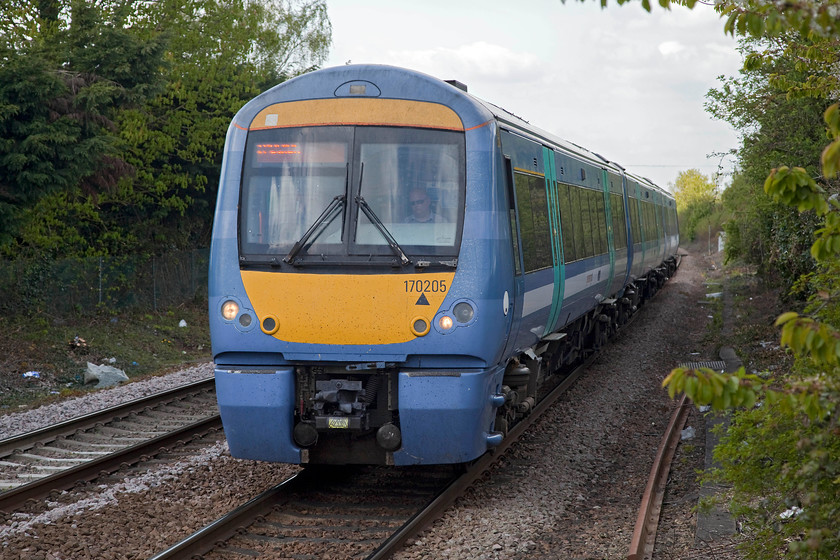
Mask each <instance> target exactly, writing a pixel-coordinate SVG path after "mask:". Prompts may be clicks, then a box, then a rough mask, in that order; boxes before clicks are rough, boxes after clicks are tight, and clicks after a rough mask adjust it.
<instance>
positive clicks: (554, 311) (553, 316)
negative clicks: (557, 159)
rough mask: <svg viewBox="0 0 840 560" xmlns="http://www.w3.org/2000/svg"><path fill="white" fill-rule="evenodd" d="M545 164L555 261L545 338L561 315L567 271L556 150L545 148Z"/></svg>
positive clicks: (549, 220)
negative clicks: (564, 256) (552, 289)
mask: <svg viewBox="0 0 840 560" xmlns="http://www.w3.org/2000/svg"><path fill="white" fill-rule="evenodd" d="M543 164H544V165H543V167H544V168H545V188H546V198H547V202H548V223H549V228H550V229H551V232H550V233H551V254H552V256H553V261H554V296H553V297H552V301H551V311H550V313H549V315H548V321H547V322H546V324H545V330H544V332H543V336H545V335H547V334H549V333H551V332H552V331H553V330H554V327H555V325H556V323H557V318H558V316H559V315H560V307H561V306H562V303H563V294H564V293H565V284H566V270H565V267H564V266H563V232H562V229H561V227H560V215H559V208H560V205H559V204H558V199H557V168H556V167H555V164H554V150H551V149H549V148H546V147H543Z"/></svg>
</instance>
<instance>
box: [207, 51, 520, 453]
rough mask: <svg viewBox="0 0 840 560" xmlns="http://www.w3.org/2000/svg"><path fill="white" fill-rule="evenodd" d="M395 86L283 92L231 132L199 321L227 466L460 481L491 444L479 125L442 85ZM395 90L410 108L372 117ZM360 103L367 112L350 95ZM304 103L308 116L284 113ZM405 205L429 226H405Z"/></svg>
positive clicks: (498, 262) (488, 278)
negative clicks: (231, 460) (434, 470)
mask: <svg viewBox="0 0 840 560" xmlns="http://www.w3.org/2000/svg"><path fill="white" fill-rule="evenodd" d="M362 70H364V69H362ZM394 73H395V72H394V71H391V70H387V69H386V70H381V69H372V70H371V71H368V72H365V71H362V72H360V71H359V70H358V69H354V68H352V67H348V68H340V69H331V70H328V71H322V72H317V73H313V74H311V75H308V76H303V77H301V78H297V79H296V80H292V81H290V82H287V83H286V84H283V85H281V86H278V88H276V90H275V91H273V92H269V94H267V95H264V96H261V98H257V100H255V101H254V102H252V103H251V104H249V105H246V107H245V108H243V110H242V111H241V112H240V113H239V114H238V115H237V117H236V120H235V121H234V124H233V125H232V126H231V128H230V130H229V136H228V141H227V147H226V159H225V163H224V166H223V181H222V185H221V187H220V191H219V201H218V208H219V211H217V215H216V220H215V223H214V232H213V249H212V253H211V284H210V311H211V336H212V342H213V352H214V359H215V361H216V364H217V367H216V381H217V388H218V391H217V397H218V402H219V408H220V411H221V414H222V420H223V423H224V428H225V431H226V434H227V435H228V442H229V445H230V449H231V453H232V454H233V455H234V456H236V457H241V458H249V459H258V460H267V461H280V462H289V463H300V462H310V463H384V464H394V465H403V464H432V463H460V462H466V461H469V460H472V459H474V458H476V457H478V456H480V455H481V454H483V453H484V452H485V451H486V450H487V449H488V448H489V447H491V446H493V445H495V444H497V443H498V442H499V440H500V437H501V436H500V434H497V433H495V430H494V419H495V410H496V408H497V407H498V406H500V402H499V398H498V393H499V390H500V387H501V380H502V374H503V366H500V365H498V363H499V357H500V354H501V348H500V347H499V344H500V343H499V341H504V340H505V339H506V329H508V328H510V317H508V316H507V310H506V309H505V305H506V304H505V302H504V300H505V298H503V297H502V293H503V292H505V291H506V290H507V291H510V292H512V288H511V287H510V286H501V285H499V284H498V282H497V280H496V279H497V278H499V277H500V276H504V277H506V278H512V276H513V275H512V271H511V270H510V268H511V267H512V262H513V259H512V257H511V255H510V252H511V246H510V242H509V240H508V238H507V237H502V236H501V235H500V234H499V233H498V232H497V231H496V225H495V224H496V223H497V222H498V218H497V216H498V215H501V216H502V217H503V218H505V219H506V218H507V211H506V209H505V208H504V204H505V201H504V197H503V193H499V192H497V191H496V189H495V185H496V177H495V170H494V167H493V153H494V152H493V145H494V144H493V140H494V138H495V136H494V135H495V127H494V126H493V125H492V118H491V117H492V116H491V115H490V114H489V113H487V112H485V111H483V110H482V109H481V107H479V106H477V105H475V104H474V103H473V102H472V101H469V99H467V98H466V96H464V95H463V94H462V93H460V92H458V90H456V89H455V88H452V87H451V86H448V85H446V84H444V83H442V82H439V81H436V80H432V79H430V78H428V77H423V76H420V75H416V74H411V75H409V76H408V77H407V76H406V75H405V73H404V72H396V74H399V75H395V76H391V75H389V74H394ZM360 75H361V76H364V77H365V80H359V79H353V78H354V76H356V77H358V76H360ZM409 79H410V80H415V81H414V82H413V85H414V86H415V87H413V88H412V96H414V99H409V100H406V99H402V100H396V99H388V98H387V97H388V92H389V90H391V89H393V88H395V87H399V88H403V87H404V86H405V83H406V80H409ZM304 86H305V87H304ZM364 88H367V91H368V92H372V91H375V92H376V93H377V95H376V96H372V95H371V96H367V97H366V96H364V95H358V94H354V95H356V96H355V97H353V96H351V95H350V93H349V92H351V91H355V92H358V91H364ZM374 88H375V89H374ZM313 91H315V92H318V91H320V92H322V93H321V95H323V96H324V98H323V99H308V100H306V101H299V100H298V98H300V97H304V96H309V97H312V96H313ZM334 92H335V93H334ZM424 98H426V100H424ZM431 98H434V99H435V101H434V102H431V101H429V100H428V99H431ZM451 107H455V108H456V109H457V111H456V110H455V109H453V108H451ZM395 118H401V119H404V121H402V122H395ZM462 119H463V120H462ZM342 122H346V123H348V124H347V125H346V127H345V126H344V125H341V124H340V123H342ZM336 123H339V124H336ZM350 128H352V132H350V131H348V130H346V129H350ZM302 166H305V167H306V170H305V171H304V170H302V169H301V168H302ZM243 167H244V169H245V172H244V173H243V172H242V169H243ZM313 177H315V178H316V179H317V180H315V179H313ZM448 178H451V180H449V179H448ZM240 181H241V185H242V189H241V197H240ZM418 182H420V183H425V184H419V185H418V184H417V183H418ZM300 184H305V185H306V189H304V190H305V192H306V193H307V195H308V197H305V198H301V197H300V196H299V195H300V193H301V192H302V191H301V189H300V188H299V185H300ZM452 185H455V186H454V187H453V186H452ZM420 191H423V192H425V193H427V194H429V195H430V198H432V200H433V202H434V205H435V208H436V209H437V210H438V211H439V212H440V213H441V214H442V215H443V216H441V219H440V220H439V221H434V222H431V223H429V222H425V223H423V224H421V225H418V224H416V223H410V222H409V221H408V220H406V219H405V217H406V216H407V215H409V214H410V213H411V212H412V209H413V206H414V205H413V204H412V205H411V206H409V204H410V203H411V202H412V198H413V196H414V195H415V194H418V195H419V193H420ZM418 201H419V196H418ZM236 208H239V211H236V210H234V209H236ZM319 212H320V213H321V214H320V216H319ZM443 218H448V219H451V220H454V222H453V221H451V220H450V221H447V220H444V219H443ZM503 223H504V222H503ZM453 224H454V225H453ZM307 227H309V228H310V230H311V231H310V232H309V233H307ZM420 230H423V231H420ZM490 230H492V231H490ZM462 237H463V239H462ZM418 239H425V240H426V241H418ZM500 255H501V258H500ZM505 255H506V256H505ZM404 257H405V258H404ZM406 259H407V260H408V261H409V262H405V260H406ZM498 267H507V270H505V271H503V272H502V273H500V271H499V270H498ZM494 283H495V284H494ZM231 302H232V303H231ZM229 305H230V310H229V309H228V306H229ZM234 308H235V309H234Z"/></svg>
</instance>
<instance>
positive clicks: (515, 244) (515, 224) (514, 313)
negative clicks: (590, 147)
mask: <svg viewBox="0 0 840 560" xmlns="http://www.w3.org/2000/svg"><path fill="white" fill-rule="evenodd" d="M500 159H501V161H502V172H501V174H500V176H501V177H502V181H503V184H504V191H505V199H506V200H507V215H508V218H507V222H508V224H509V226H510V241H511V249H512V252H513V273H514V276H513V293H508V292H505V293H504V296H503V297H504V301H503V302H502V305H503V308H504V310H505V314H507V315H508V316H509V317H510V330H509V331H508V338H507V343H506V346H505V350H504V353H503V354H502V356H509V355H511V354H512V353H514V351H515V350H516V342H517V340H516V338H517V333H518V332H519V330H520V325H521V323H522V299H523V296H524V293H525V277H524V275H523V268H522V243H521V233H520V227H519V220H518V219H517V216H516V189H515V188H514V178H513V162H512V161H511V158H510V156H502V157H501V158H500Z"/></svg>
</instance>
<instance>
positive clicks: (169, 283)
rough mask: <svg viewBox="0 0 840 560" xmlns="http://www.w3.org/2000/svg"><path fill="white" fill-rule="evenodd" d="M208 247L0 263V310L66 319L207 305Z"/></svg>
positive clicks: (9, 312) (15, 313) (8, 312)
mask: <svg viewBox="0 0 840 560" xmlns="http://www.w3.org/2000/svg"><path fill="white" fill-rule="evenodd" d="M209 260H210V250H209V249H196V250H193V251H175V252H172V253H167V254H164V255H159V256H149V255H128V256H119V257H90V258H83V259H78V258H74V259H60V260H46V259H31V260H30V259H17V260H14V261H0V310H2V311H3V312H4V313H7V314H11V315H21V314H31V313H34V312H47V313H49V314H50V315H54V316H58V317H65V316H71V315H74V316H75V315H88V314H93V313H96V312H100V311H111V312H114V311H121V310H124V309H128V308H135V309H144V310H154V311H157V310H159V309H165V308H168V307H173V306H177V305H180V304H182V303H201V302H206V301H207V269H208V265H209Z"/></svg>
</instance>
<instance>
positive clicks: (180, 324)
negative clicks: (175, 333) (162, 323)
mask: <svg viewBox="0 0 840 560" xmlns="http://www.w3.org/2000/svg"><path fill="white" fill-rule="evenodd" d="M178 326H179V327H181V328H182V329H183V328H184V327H186V326H187V322H186V321H184V320H183V319H181V322H180V323H178Z"/></svg>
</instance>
